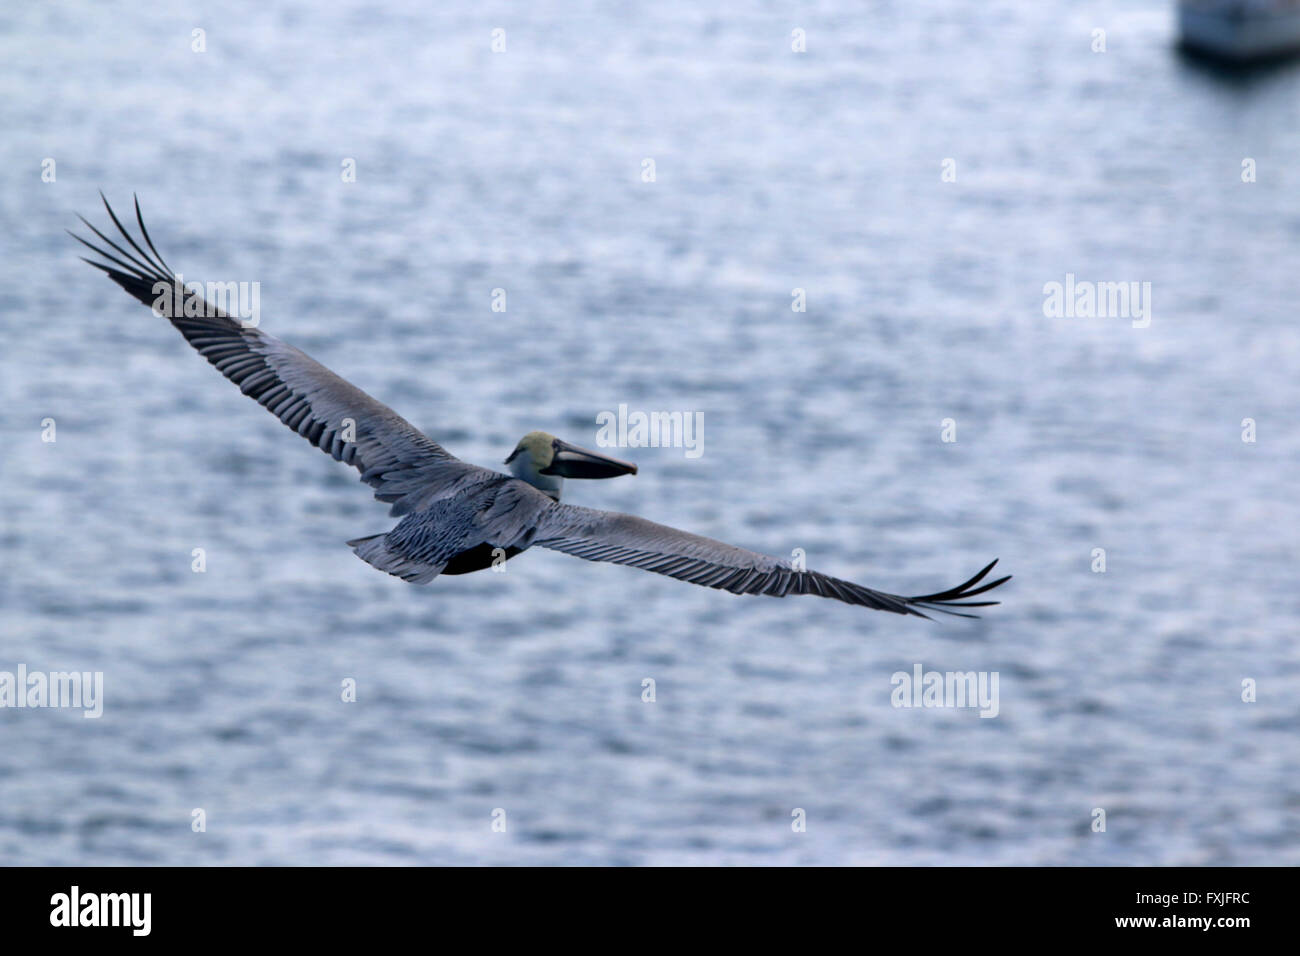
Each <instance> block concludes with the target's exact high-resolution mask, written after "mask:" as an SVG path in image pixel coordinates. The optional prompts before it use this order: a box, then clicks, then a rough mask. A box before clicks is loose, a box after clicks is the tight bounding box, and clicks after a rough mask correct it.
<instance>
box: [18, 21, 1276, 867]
mask: <svg viewBox="0 0 1300 956" xmlns="http://www.w3.org/2000/svg"><path fill="white" fill-rule="evenodd" d="M222 7H223V9H221V10H217V9H215V8H212V7H209V6H208V5H205V4H192V5H187V4H183V3H182V4H173V5H167V8H166V9H165V10H150V9H147V8H146V5H144V4H138V5H137V4H122V5H120V6H114V5H101V4H92V3H85V4H79V3H60V4H11V5H9V6H7V7H5V9H4V10H3V11H0V130H3V132H2V133H0V223H2V224H3V229H2V230H0V323H2V325H3V342H4V347H3V359H2V360H0V361H2V362H3V365H2V368H3V377H2V380H0V409H2V411H0V428H3V435H2V436H0V494H2V495H3V499H2V500H0V561H2V562H3V567H2V568H0V571H2V573H0V615H2V616H0V621H2V623H0V670H8V671H12V670H14V669H15V668H16V667H17V666H18V665H19V664H20V663H21V664H25V665H26V666H27V668H28V669H29V670H44V671H56V670H71V669H76V670H88V671H102V672H103V673H104V687H105V690H104V695H105V700H104V713H103V716H102V717H101V718H100V719H98V720H87V719H84V718H83V717H82V715H81V713H80V712H78V711H74V710H67V709H62V710H61V709H44V710H35V709H22V710H17V709H3V710H0V862H4V863H14V864H17V863H21V864H68V863H87V864H136V863H142V864H153V863H179V864H342V863H364V864H372V863H373V864H431V863H488V864H502V863H528V864H588V863H600V864H610V863H623V864H683V863H685V864H696V863H707V864H775V863H791V864H976V863H998V864H1084V865H1090V864H1210V863H1221V864H1262V863H1289V864H1297V863H1300V773H1298V769H1300V768H1298V767H1297V763H1298V762H1300V743H1298V742H1297V728H1298V727H1300V632H1298V631H1297V619H1298V617H1300V596H1298V595H1300V591H1298V590H1297V588H1296V586H1295V582H1296V568H1297V564H1298V563H1300V533H1298V532H1297V528H1298V527H1300V503H1298V497H1300V496H1297V494H1296V476H1297V472H1298V471H1300V437H1298V433H1297V428H1296V414H1297V412H1296V410H1297V408H1298V407H1300V375H1297V374H1296V370H1297V367H1300V333H1297V331H1296V321H1297V308H1296V305H1297V299H1298V295H1297V293H1300V270H1298V269H1296V268H1295V264H1294V263H1295V260H1296V251H1297V245H1298V243H1300V166H1298V165H1297V161H1296V157H1297V156H1300V67H1298V66H1297V65H1294V64H1283V65H1280V66H1275V67H1273V68H1270V69H1266V70H1262V71H1252V72H1248V73H1236V74H1225V73H1222V72H1220V71H1216V70H1213V69H1210V68H1208V67H1204V66H1202V65H1200V64H1197V63H1195V62H1193V61H1189V60H1186V59H1184V58H1183V57H1181V56H1179V55H1178V54H1177V53H1176V52H1175V51H1174V50H1173V48H1172V42H1173V38H1172V35H1171V33H1172V11H1171V9H1170V5H1169V4H1167V3H1165V2H1163V0H1160V2H1157V0H1149V2H1137V3H1126V4H1119V3H1114V4H1106V3H1101V4H1089V5H1086V7H1081V6H1080V5H1079V4H1074V3H1069V2H1066V0H1059V2H1056V0H1053V2H1046V0H1043V2H1035V3H1025V2H1015V0H993V2H988V3H981V4H974V5H972V4H970V3H967V2H960V0H934V2H926V3H917V2H882V3H875V4H871V5H853V4H834V3H814V4H811V5H802V6H799V7H798V9H797V10H795V9H793V8H790V7H788V6H785V5H781V4H754V5H749V4H739V3H732V2H728V3H726V4H714V5H702V4H687V3H678V2H666V3H657V4H652V5H638V6H629V7H626V8H625V7H624V6H623V5H619V4H612V3H591V4H562V5H560V4H555V5H551V4H541V5H537V4H533V5H519V4H513V3H512V4H507V3H494V2H489V3H475V4H464V5H461V4H427V3H410V4H408V5H405V6H403V5H400V4H390V3H385V4H366V3H355V4H346V3H332V4H324V3H266V2H257V3H251V2H250V3H233V4H225V5H222ZM498 27H500V28H503V29H504V30H505V31H506V33H505V37H506V50H505V52H503V53H493V52H492V50H491V42H492V37H491V31H492V30H493V29H494V28H498ZM195 28H201V29H203V30H205V31H206V32H205V40H206V50H205V52H202V53H196V52H193V51H192V49H191V44H192V43H193V35H192V32H191V31H192V30H194V29H195ZM796 28H799V29H803V30H805V31H806V36H807V52H806V53H803V54H797V53H794V52H792V51H791V31H792V30H794V29H796ZM1094 28H1103V29H1105V30H1106V38H1107V49H1106V52H1104V53H1094V52H1092V50H1091V48H1090V47H1091V45H1092V30H1093V29H1094ZM47 158H52V159H54V160H55V170H56V179H55V181H54V182H43V181H42V179H41V171H42V162H43V160H45V159H47ZM349 158H350V159H353V160H355V163H356V170H357V175H356V181H355V182H352V183H346V182H343V181H342V176H341V168H342V163H343V161H344V160H345V159H349ZM948 158H951V159H953V160H955V164H956V167H955V168H956V181H955V182H943V181H942V177H941V174H942V171H943V166H942V164H943V161H944V160H945V159H948ZM1245 158H1251V159H1253V160H1255V163H1256V168H1257V181H1256V182H1254V183H1243V182H1242V179H1241V172H1242V161H1243V159H1245ZM644 159H653V160H654V163H655V181H654V182H652V183H647V182H643V181H642V161H643V160H644ZM100 188H102V189H103V190H104V191H105V193H107V194H108V196H109V197H110V198H111V199H112V200H113V201H115V203H117V204H119V205H120V206H123V207H127V206H128V205H129V201H130V196H131V194H132V192H138V193H139V195H140V198H141V202H142V204H143V207H144V210H145V216H146V222H148V223H150V225H151V233H152V235H153V238H154V240H155V242H156V243H157V244H158V246H159V249H160V250H161V251H162V253H163V255H164V256H165V257H166V258H167V260H168V262H169V263H170V264H171V265H172V266H173V267H174V268H177V269H179V270H180V271H182V272H183V273H185V275H186V277H187V278H191V279H219V280H245V281H257V282H259V283H260V284H261V314H262V315H261V323H262V326H263V328H265V329H267V330H268V331H271V332H272V333H274V334H276V335H279V336H281V337H283V338H285V339H287V340H288V341H290V342H292V343H293V344H295V345H297V346H299V347H300V348H303V349H304V350H306V351H307V352H308V353H310V354H312V355H314V356H315V357H316V358H317V359H319V360H321V361H323V362H324V363H326V364H327V365H329V366H330V367H332V368H333V369H335V370H336V371H338V372H339V373H340V374H342V375H344V376H346V377H348V378H349V379H350V380H352V381H353V382H355V383H356V384H358V385H359V386H361V387H363V388H365V389H367V390H368V391H370V392H371V393H372V394H374V395H375V396H377V397H378V398H380V399H381V400H382V401H385V402H387V403H388V404H390V405H392V406H393V407H395V408H396V409H397V410H399V411H400V412H402V413H403V414H405V415H406V416H407V417H409V418H410V419H411V421H412V422H413V423H415V424H416V425H417V426H419V427H421V428H423V429H425V430H426V431H427V432H428V433H429V434H430V435H432V436H433V437H435V438H436V439H437V440H438V441H440V442H442V443H443V444H445V445H446V446H447V447H448V448H449V449H450V450H451V451H452V452H454V453H455V454H457V455H459V456H461V457H462V458H465V459H467V460H469V461H473V462H476V463H479V464H485V465H490V466H494V467H496V466H498V464H499V462H500V461H501V459H502V458H503V457H504V456H505V455H506V453H507V452H509V450H510V449H511V448H512V447H513V446H514V443H515V441H516V440H517V439H518V437H519V436H520V435H522V434H523V433H524V432H526V431H529V430H530V429H534V428H542V429H546V430H548V431H552V432H555V433H557V434H560V435H562V436H563V437H565V438H568V439H570V440H571V441H574V442H577V443H580V444H587V445H591V444H593V443H594V440H595V434H596V425H595V417H596V415H597V414H598V413H599V412H601V411H602V410H612V409H616V408H617V407H618V405H619V404H620V403H626V404H628V405H629V407H631V408H634V409H644V410H687V411H700V412H703V414H704V421H705V431H704V453H703V455H702V456H701V457H700V458H698V459H694V460H692V459H688V458H687V457H686V456H685V454H684V453H683V450H682V449H674V448H658V449H653V448H642V449H628V450H626V451H624V452H622V454H624V455H625V456H626V457H631V458H633V459H635V460H636V461H637V462H638V464H639V465H640V474H639V475H638V476H636V477H634V478H620V479H618V480H615V481H608V482H587V483H581V482H571V483H570V485H569V487H568V489H567V490H566V500H571V501H574V502H577V503H581V504H585V505H590V506H594V507H602V508H613V509H617V510H626V511H631V512H635V513H637V514H642V515H645V516H647V517H650V518H653V519H656V520H659V521H663V522H666V523H670V524H675V525H679V526H681V527H684V528H688V529H691V530H694V531H697V532H700V533H703V534H707V535H710V536H713V537H718V538H722V539H724V540H727V541H731V542H734V543H736V544H740V545H745V546H749V547H753V548H756V549H759V550H764V551H767V552H770V553H774V554H779V555H789V554H790V553H791V551H792V550H793V549H794V548H803V549H804V550H805V551H806V553H807V556H808V563H809V566H810V567H813V568H816V569H818V570H823V571H826V572H829V573H831V574H835V575H838V576H842V577H846V578H849V579H851V580H855V581H859V582H861V583H864V584H867V585H869V586H873V587H877V588H882V589H885V590H892V591H898V592H902V593H916V592H918V591H926V590H932V589H937V588H941V587H945V586H948V585H950V584H954V583H956V582H957V581H959V580H961V579H962V578H964V577H965V576H966V575H968V574H970V573H972V572H973V571H975V570H976V569H977V568H979V567H980V566H981V565H982V564H983V563H984V562H985V561H987V560H989V559H991V558H993V557H999V558H1000V559H1001V561H1002V564H1003V565H1004V566H1005V567H1006V569H1007V571H1009V572H1012V573H1014V574H1015V579H1014V581H1013V582H1011V584H1009V585H1007V586H1006V587H1005V588H1003V589H1002V591H1001V592H1000V593H1001V596H1002V597H1003V599H1004V604H1003V605H1002V606H1001V607H998V608H994V609H991V611H990V613H988V614H987V615H986V616H985V617H984V618H983V619H982V620H980V621H976V622H965V621H954V620H943V621H939V622H936V623H927V622H924V621H918V620H915V619H903V618H900V617H896V616H893V615H887V614H881V613H875V612H869V611H865V610H863V609H861V608H853V607H848V606H845V605H841V604H838V603H836V602H831V601H823V600H818V599H814V598H791V599H787V600H785V601H776V600H771V599H767V598H752V597H744V598H741V597H734V596H731V595H728V594H724V593H720V592H716V591H711V590H707V589H703V588H697V587H692V586H689V585H686V584H683V583H680V582H677V581H673V580H670V579H667V578H663V577H659V576H655V575H651V574H646V573H644V572H641V571H637V570H634V569H629V568H622V567H616V566H610V565H596V564H590V563H587V562H583V561H579V560H577V559H575V558H572V557H569V556H566V555H562V554H557V553H553V552H545V551H540V550H539V551H536V552H529V553H527V554H525V555H523V556H522V557H520V558H517V559H516V560H513V561H511V562H510V564H509V565H508V566H507V573H505V574H499V575H498V574H491V573H488V572H483V573H479V574H474V575H468V576H464V577H455V578H441V579H437V580H435V581H434V582H433V584H432V585H430V586H428V587H424V588H415V587H411V586H408V585H406V584H403V583H402V582H400V581H398V580H396V579H393V578H388V577H386V576H384V575H381V574H380V573H379V572H377V571H374V570H373V569H371V568H368V567H367V566H365V565H364V564H362V563H361V562H360V561H358V560H357V559H356V558H355V557H354V556H353V555H352V554H351V553H350V551H349V550H348V549H347V548H346V547H345V546H344V545H343V542H344V541H345V540H346V539H349V538H353V537H357V536H360V535H364V534H371V533H375V532H380V531H384V530H386V529H387V528H389V527H391V526H392V524H393V521H392V519H390V518H388V517H387V515H386V513H385V509H384V507H383V506H381V505H380V504H378V503H376V502H374V501H373V500H372V499H371V498H370V495H369V489H367V488H365V487H364V486H362V485H360V484H358V483H357V481H356V480H355V479H356V476H355V473H354V472H352V471H351V470H350V469H347V468H346V467H345V466H343V465H341V464H337V463H334V462H332V461H330V460H329V459H328V458H327V457H325V456H323V455H321V454H320V453H319V452H316V451H314V450H313V449H312V448H310V446H308V445H307V444H306V443H305V442H303V441H301V440H299V439H297V438H295V437H294V436H293V435H292V434H290V433H289V432H288V431H287V430H285V429H284V428H283V427H282V426H281V425H280V424H279V423H277V422H276V421H275V420H274V419H273V418H272V417H271V416H270V415H268V414H266V412H264V411H263V410H261V409H259V408H258V407H257V406H256V405H254V404H253V403H252V402H250V401H248V400H247V399H245V398H243V397H242V396H240V395H239V394H238V391H237V390H236V389H234V388H232V387H231V386H230V385H229V384H228V383H226V382H224V381H223V380H222V379H221V378H220V376H218V375H217V374H216V373H215V372H213V370H212V369H210V368H209V367H208V366H207V365H206V364H205V363H204V362H202V361H201V360H200V359H199V358H198V357H197V356H196V355H195V354H193V352H192V351H191V350H190V349H189V348H188V347H187V346H186V345H185V343H184V342H183V341H182V340H181V338H180V337H179V336H178V335H177V334H176V333H175V332H174V331H173V330H172V329H170V328H169V327H167V325H166V324H165V323H163V322H162V321H161V320H158V319H155V318H154V317H152V316H151V315H150V314H149V312H148V311H147V310H146V309H144V308H142V307H140V306H139V305H138V304H136V303H134V302H132V301H131V300H130V299H129V298H128V297H127V296H126V295H125V294H124V293H122V292H121V291H120V290H119V289H118V288H117V287H116V286H114V285H113V284H112V283H110V282H108V281H107V280H106V279H105V278H104V277H102V276H101V275H99V274H97V273H96V272H94V270H92V269H90V268H89V267H87V266H86V265H84V264H83V263H81V262H80V261H78V259H77V254H78V248H77V247H76V246H75V244H74V243H73V242H72V241H71V240H70V239H69V238H68V237H67V236H66V235H65V234H64V232H63V230H64V229H65V228H70V227H74V226H77V225H78V224H77V222H76V219H75V215H74V214H75V213H76V212H82V213H84V214H85V215H87V216H88V217H89V218H91V220H92V221H94V222H96V223H97V224H100V223H103V222H104V221H105V220H106V216H105V215H104V213H103V212H102V209H101V208H100V207H98V205H97V204H98V198H97V195H96V190H98V189H100ZM82 231H83V232H84V231H85V230H84V229H83V230H82ZM1067 273H1070V274H1074V275H1076V276H1078V277H1079V278H1081V279H1090V280H1097V281H1111V280H1113V281H1139V282H1150V283H1151V289H1152V299H1151V304H1152V310H1151V315H1152V321H1151V324H1150V326H1149V327H1148V328H1144V329H1143V328H1134V327H1133V326H1132V323H1131V322H1130V321H1129V320H1127V319H1124V318H1092V319H1085V318H1061V319H1054V318H1047V317H1045V316H1044V314H1043V299H1044V294H1043V287H1044V285H1045V283H1049V282H1053V281H1064V278H1065V276H1066V274H1067ZM497 288H501V289H505V290H506V292H507V296H508V299H507V302H508V305H507V311H506V312H504V313H500V312H493V311H492V309H491V302H492V290H493V289H497ZM795 288H802V289H804V290H806V296H807V311H806V312H805V313H795V312H793V311H792V310H791V301H792V299H791V296H792V290H793V289H795ZM46 418H52V419H54V421H55V422H56V428H57V432H56V435H57V440H56V441H55V442H53V443H49V442H44V441H42V439H41V435H42V425H41V422H42V420H43V419H46ZM949 418H950V419H953V421H954V422H955V424H956V429H957V431H956V435H957V441H956V442H943V441H941V422H942V421H943V420H944V419H949ZM1246 418H1250V419H1253V420H1254V421H1255V423H1256V429H1257V440H1256V441H1255V442H1253V443H1248V442H1243V441H1242V420H1243V419H1246ZM195 548H202V549H204V551H205V553H206V560H207V570H206V571H205V572H204V573H194V572H193V571H192V570H191V561H192V560H193V559H192V557H191V554H192V552H193V550H194V549H195ZM1097 548H1104V549H1105V552H1106V560H1107V569H1106V571H1105V572H1104V573H1096V572H1094V571H1093V570H1092V565H1093V551H1094V549H1097ZM918 662H919V663H921V664H923V666H924V667H925V668H926V669H935V670H941V671H946V670H958V671H967V670H976V671H996V672H997V673H998V674H999V675H1000V698H1001V699H1000V713H999V715H998V716H997V717H996V718H994V719H981V718H980V717H979V716H978V715H977V713H976V712H975V711H973V710H962V709H898V708H894V707H892V706H891V704H890V694H891V691H892V689H893V688H892V685H891V683H890V677H891V675H892V674H893V673H894V672H895V671H899V670H903V671H909V672H910V671H911V669H912V667H913V665H914V664H916V663H918ZM348 678H351V679H353V680H355V681H356V686H357V701H356V702H355V703H343V702H342V701H341V699H340V687H341V683H342V681H344V680H345V679H348ZM646 678H650V679H653V680H654V681H655V688H656V695H655V696H656V699H655V701H654V702H653V703H647V702H643V700H642V697H641V695H642V681H643V680H645V679H646ZM1248 679H1249V680H1253V681H1255V682H1256V685H1257V695H1258V696H1257V700H1256V701H1255V702H1253V703H1246V702H1243V701H1242V682H1243V680H1248ZM196 808H202V809H203V810H204V812H205V814H206V832H201V833H196V832H194V831H193V830H192V827H191V820H192V816H191V815H192V811H193V810H195V809H196ZM498 808H500V809H503V810H504V811H505V813H506V820H507V826H506V830H505V832H493V829H492V819H493V811H494V810H496V809H498ZM796 808H801V809H803V810H804V811H805V813H806V816H807V829H806V832H802V833H798V832H794V831H793V830H792V826H791V821H792V817H791V814H792V811H793V810H795V809H796ZM1096 808H1100V809H1103V810H1105V811H1106V821H1107V826H1106V831H1105V832H1104V833H1098V832H1093V831H1092V829H1091V824H1092V821H1093V811H1094V809H1096Z"/></svg>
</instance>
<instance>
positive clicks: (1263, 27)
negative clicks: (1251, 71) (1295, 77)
mask: <svg viewBox="0 0 1300 956" xmlns="http://www.w3.org/2000/svg"><path fill="white" fill-rule="evenodd" d="M1178 30H1179V34H1180V39H1181V41H1182V44H1183V46H1185V47H1187V48H1189V49H1192V50H1196V51H1198V52H1200V53H1208V54H1210V55H1212V56H1217V57H1222V58H1224V59H1229V60H1256V59H1264V58H1267V57H1274V56H1280V55H1282V54H1284V53H1291V52H1295V51H1297V50H1300V0H1179V2H1178Z"/></svg>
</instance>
